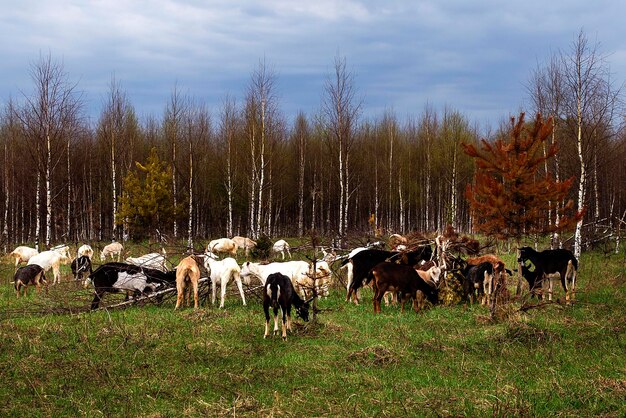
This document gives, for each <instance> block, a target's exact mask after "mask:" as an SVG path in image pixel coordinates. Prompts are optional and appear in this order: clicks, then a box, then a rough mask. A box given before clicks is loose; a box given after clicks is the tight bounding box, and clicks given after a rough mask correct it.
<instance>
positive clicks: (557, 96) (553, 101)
mask: <svg viewBox="0 0 626 418" xmlns="http://www.w3.org/2000/svg"><path fill="white" fill-rule="evenodd" d="M564 87H565V86H564V84H563V69H562V67H561V62H560V60H559V59H558V57H557V56H555V55H553V56H551V58H550V61H549V63H548V64H547V66H546V67H544V68H538V69H537V70H536V71H534V72H533V74H532V76H531V79H530V81H529V83H528V85H527V90H528V92H529V94H530V97H531V100H532V102H533V104H534V108H535V109H534V111H535V112H534V113H541V114H543V115H547V116H548V117H552V120H553V127H552V135H551V144H556V142H557V134H558V132H559V127H560V121H561V119H563V100H564V92H563V90H564ZM543 152H544V156H545V155H546V146H545V144H544V149H543ZM559 158H560V156H559V154H558V153H557V154H556V155H555V156H554V168H553V169H551V168H549V167H548V164H549V160H548V159H546V161H545V167H544V169H545V172H546V175H547V174H548V173H551V172H552V171H553V172H554V177H555V180H556V181H557V182H558V181H560V176H561V174H560V172H561V169H560V159H559ZM561 205H562V202H556V203H555V207H554V208H553V209H551V210H550V211H549V213H548V218H549V222H551V219H552V216H551V213H552V212H553V211H554V213H555V215H556V216H555V218H554V224H555V226H556V228H554V232H553V233H552V239H551V240H550V246H551V248H555V247H556V246H558V247H559V248H560V247H561V246H562V242H561V240H560V235H559V228H558V226H559V222H560V218H559V215H560V211H559V207H560V206H561Z"/></svg>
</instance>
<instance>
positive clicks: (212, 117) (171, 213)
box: [0, 31, 626, 250]
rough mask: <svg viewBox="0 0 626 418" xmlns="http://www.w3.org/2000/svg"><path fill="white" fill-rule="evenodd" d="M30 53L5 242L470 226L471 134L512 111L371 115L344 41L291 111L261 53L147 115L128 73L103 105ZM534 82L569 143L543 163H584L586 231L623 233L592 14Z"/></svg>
mask: <svg viewBox="0 0 626 418" xmlns="http://www.w3.org/2000/svg"><path fill="white" fill-rule="evenodd" d="M28 70H29V71H30V75H31V79H32V90H30V91H26V92H19V94H16V96H15V97H12V98H4V99H6V100H5V103H4V105H3V108H2V109H1V114H0V160H1V161H2V163H3V164H2V169H1V170H0V227H1V228H2V242H3V245H4V248H5V250H6V249H7V248H8V247H9V246H10V245H12V244H16V243H32V242H37V243H39V245H46V246H49V245H50V244H51V243H57V242H79V241H89V242H91V241H96V240H98V241H110V240H112V239H116V240H122V239H133V240H139V239H145V238H150V239H157V238H158V239H163V238H165V239H169V240H171V241H180V242H185V243H186V245H187V246H189V247H190V248H191V247H193V242H194V240H198V239H206V238H209V237H219V236H229V237H230V236H233V235H246V236H251V237H258V236H260V235H262V234H266V235H269V236H303V235H305V234H306V233H307V232H308V231H310V230H315V231H317V233H319V234H322V235H325V236H345V235H347V234H349V233H354V232H358V233H367V234H372V235H375V234H377V233H392V232H398V233H405V232H409V231H413V230H418V231H435V230H443V229H444V228H445V226H446V225H448V224H450V225H452V226H453V227H454V228H455V229H457V230H459V231H463V232H471V231H472V230H473V220H472V216H471V214H470V210H469V206H468V202H467V199H466V189H467V186H468V184H471V183H472V181H473V179H474V174H475V170H476V169H475V165H474V161H473V159H472V158H471V157H470V156H468V155H467V154H466V153H465V152H464V148H463V144H477V143H479V141H480V140H482V139H484V140H486V141H487V142H491V141H495V140H497V139H498V138H502V137H505V136H506V135H507V134H508V132H509V130H510V128H511V124H510V123H509V121H502V122H501V123H500V126H498V127H497V128H496V129H491V128H485V127H480V126H478V124H477V123H475V122H473V121H471V120H469V118H468V117H466V116H465V115H464V114H463V112H462V111H459V110H457V109H455V108H454V107H453V106H445V107H443V108H441V109H438V108H435V107H434V106H432V105H430V104H428V103H426V104H424V107H423V109H421V110H419V109H416V110H413V112H414V113H412V114H411V115H409V116H404V115H402V116H399V115H398V114H397V113H396V112H395V111H392V110H388V111H386V112H384V113H383V114H381V115H379V116H378V117H374V118H365V117H364V116H363V114H364V106H365V102H364V100H363V99H362V92H360V91H359V90H358V84H357V79H356V77H355V73H354V72H353V71H351V70H350V69H349V67H348V65H347V62H346V59H345V58H343V57H336V58H335V60H334V65H333V67H332V73H330V74H328V76H327V78H326V82H325V84H324V86H323V91H322V92H320V93H321V102H320V107H319V111H317V112H316V113H315V114H308V115H307V114H305V113H302V112H301V113H299V114H298V115H297V116H295V118H293V119H288V118H287V117H286V116H285V114H284V113H283V112H282V111H281V103H280V99H279V86H280V79H279V77H278V76H277V75H276V73H275V72H274V70H273V69H271V66H269V65H268V64H267V63H265V62H264V61H260V62H259V64H258V66H257V67H255V69H254V71H252V73H251V75H250V79H249V81H248V82H247V85H246V87H245V90H244V91H243V92H242V93H241V96H242V97H243V98H242V99H241V100H236V99H235V96H234V95H233V96H226V97H223V98H222V99H221V103H222V104H221V106H220V107H219V108H217V109H209V108H208V107H207V106H206V104H205V103H203V101H202V100H200V99H199V98H196V97H194V96H193V94H192V92H191V93H184V92H183V89H182V88H180V87H179V86H173V88H172V92H171V95H170V98H169V100H168V102H167V103H164V104H163V112H162V114H160V115H148V116H146V117H144V118H142V119H141V120H140V118H139V117H138V116H137V115H138V111H137V109H135V107H134V106H133V103H132V99H131V98H130V97H128V96H127V94H126V92H125V91H124V87H123V84H122V83H121V82H120V81H118V80H116V79H115V77H112V79H111V81H110V84H109V86H108V93H107V96H106V97H105V98H104V100H103V104H102V108H101V111H100V113H99V115H98V117H97V119H96V120H95V121H92V120H93V118H89V117H88V115H87V113H86V110H85V109H86V103H85V102H84V99H83V97H82V94H81V90H80V89H81V87H80V84H78V83H75V82H74V81H73V78H72V77H71V75H70V74H67V73H66V72H65V70H64V68H63V65H62V63H60V62H59V61H56V60H55V59H54V57H52V55H50V54H48V55H42V56H40V57H39V59H38V60H37V61H34V62H33V63H32V64H31V66H30V68H29V69H28ZM526 92H527V97H525V98H523V99H524V102H526V103H528V104H529V105H528V106H527V108H526V109H524V112H526V113H527V114H528V115H535V114H537V113H541V114H542V115H543V116H544V117H550V118H552V120H553V129H552V133H551V139H550V143H551V144H557V146H558V152H557V154H556V156H555V157H554V158H551V159H550V160H547V161H546V163H545V165H544V166H543V167H541V169H540V170H538V171H537V173H536V174H537V176H541V175H546V174H548V175H550V176H553V177H555V178H556V179H557V180H559V179H561V180H563V179H568V178H572V177H573V178H574V179H575V180H574V182H573V187H571V189H570V190H569V192H568V193H569V195H568V196H567V197H566V198H565V200H568V199H571V200H573V201H574V202H575V203H576V206H577V209H578V210H583V209H584V214H585V215H584V218H583V219H582V220H581V222H580V223H579V225H578V226H577V229H576V234H577V235H578V236H579V237H580V236H581V235H582V236H583V238H582V245H586V244H592V243H593V240H596V239H614V238H615V236H616V235H619V233H618V232H616V231H619V230H620V225H621V227H622V228H623V227H624V226H626V225H625V224H624V219H625V215H626V194H625V191H626V168H625V164H624V161H625V160H626V132H625V131H624V129H623V127H624V116H625V108H624V107H623V97H622V88H621V83H620V84H617V83H616V82H615V80H613V79H612V77H611V74H610V71H609V62H608V61H607V58H606V56H604V55H602V53H601V51H599V47H598V45H597V44H590V43H589V41H588V39H587V37H586V35H585V34H584V33H583V32H582V31H581V32H580V34H579V35H578V37H577V38H575V39H574V41H573V42H572V44H571V45H570V46H569V47H568V48H566V49H564V50H563V51H558V52H556V53H554V54H553V55H552V56H550V57H547V58H546V60H545V61H544V62H540V63H539V64H538V65H537V68H536V69H535V70H534V71H532V72H531V74H529V76H528V82H527V85H526ZM520 99H522V98H520ZM453 101H454V98H450V102H453ZM512 115H513V116H517V115H516V114H515V115H514V114H513V112H512ZM530 119H532V118H531V117H528V120H530ZM567 238H569V237H567ZM585 240H586V241H585Z"/></svg>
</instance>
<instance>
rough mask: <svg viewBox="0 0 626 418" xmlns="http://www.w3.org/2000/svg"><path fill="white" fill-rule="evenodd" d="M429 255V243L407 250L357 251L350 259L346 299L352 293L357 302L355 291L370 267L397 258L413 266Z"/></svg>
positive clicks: (430, 253) (427, 258) (426, 258)
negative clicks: (350, 268)
mask: <svg viewBox="0 0 626 418" xmlns="http://www.w3.org/2000/svg"><path fill="white" fill-rule="evenodd" d="M431 256H432V249H431V248H430V246H429V245H427V246H423V247H418V248H417V249H415V250H413V251H408V252H394V251H384V250H364V251H359V252H358V253H357V254H355V255H354V256H353V257H352V258H351V259H350V262H351V263H352V278H350V277H348V282H349V285H348V294H347V296H346V301H349V300H350V296H352V295H354V302H355V303H356V304H358V303H359V300H358V296H357V291H358V290H359V289H360V288H361V287H362V286H363V281H364V280H365V278H366V277H367V274H368V273H369V271H370V269H372V268H373V267H374V266H375V265H377V264H378V263H381V262H383V261H386V260H394V261H396V260H397V261H399V262H401V263H402V264H407V265H411V266H413V265H415V264H418V263H419V262H420V261H422V260H430V257H431ZM348 272H350V271H348Z"/></svg>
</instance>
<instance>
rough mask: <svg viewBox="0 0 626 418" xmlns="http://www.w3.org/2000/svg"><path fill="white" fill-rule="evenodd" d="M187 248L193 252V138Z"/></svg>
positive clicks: (190, 163) (190, 154) (190, 147)
mask: <svg viewBox="0 0 626 418" xmlns="http://www.w3.org/2000/svg"><path fill="white" fill-rule="evenodd" d="M229 164H230V162H229ZM229 236H232V235H229ZM187 248H188V249H189V251H192V250H193V143H192V142H191V137H189V214H188V220H187Z"/></svg>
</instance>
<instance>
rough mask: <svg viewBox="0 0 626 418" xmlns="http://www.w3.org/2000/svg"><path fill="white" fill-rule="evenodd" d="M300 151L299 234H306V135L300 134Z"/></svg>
mask: <svg viewBox="0 0 626 418" xmlns="http://www.w3.org/2000/svg"><path fill="white" fill-rule="evenodd" d="M298 139H299V143H300V153H299V165H298V168H299V170H298V236H299V237H301V236H302V235H304V165H305V159H304V135H302V134H301V135H300V137H299V138H298Z"/></svg>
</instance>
